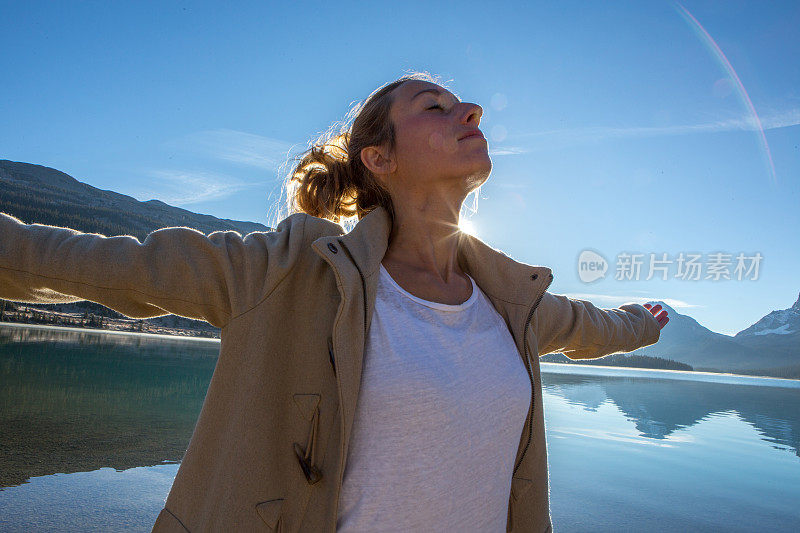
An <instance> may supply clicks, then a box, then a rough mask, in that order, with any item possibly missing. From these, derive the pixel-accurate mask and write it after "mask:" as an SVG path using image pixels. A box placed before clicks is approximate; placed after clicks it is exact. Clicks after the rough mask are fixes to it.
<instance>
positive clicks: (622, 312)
mask: <svg viewBox="0 0 800 533" xmlns="http://www.w3.org/2000/svg"><path fill="white" fill-rule="evenodd" d="M658 307H659V309H660V306H658ZM664 313H666V312H664ZM531 323H532V327H533V331H534V333H535V334H536V339H537V341H538V344H539V355H540V356H541V355H545V354H548V353H551V352H560V353H563V354H564V355H566V356H567V357H569V358H570V359H594V358H597V357H602V356H604V355H608V354H611V353H617V352H632V351H633V350H635V349H637V348H641V347H643V346H649V345H651V344H654V343H655V342H657V341H658V339H659V337H660V335H661V328H662V327H663V325H662V324H661V323H660V322H659V320H658V319H656V317H655V316H653V314H652V313H651V311H650V310H649V309H648V308H646V307H645V306H643V305H639V304H635V303H630V304H624V305H621V306H619V308H616V309H600V308H598V307H596V306H595V305H594V304H592V303H591V302H589V301H588V300H579V299H573V298H569V297H567V296H564V295H561V294H551V293H549V292H545V294H544V296H543V297H542V301H541V302H540V303H539V307H538V308H537V309H536V312H535V313H534V315H533V320H532V322H531ZM664 324H666V321H664Z"/></svg>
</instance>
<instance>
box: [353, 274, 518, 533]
mask: <svg viewBox="0 0 800 533" xmlns="http://www.w3.org/2000/svg"><path fill="white" fill-rule="evenodd" d="M470 280H471V281H472V295H471V296H470V297H469V299H468V300H467V301H465V302H464V303H461V304H458V305H448V304H442V303H437V302H430V301H427V300H423V299H421V298H417V297H416V296H414V295H412V294H411V293H409V292H407V291H405V290H404V289H403V288H402V287H400V285H398V284H397V282H395V281H394V279H392V277H391V276H390V275H389V273H388V271H387V270H386V269H385V268H384V267H383V265H381V267H380V279H379V281H378V289H377V297H376V302H375V314H374V316H373V317H372V323H371V325H370V330H369V334H368V336H367V344H366V351H365V354H364V363H363V373H362V377H361V390H360V394H359V397H358V403H357V406H356V414H355V421H354V424H353V434H352V437H351V444H350V448H349V451H348V457H347V464H346V468H345V472H344V479H343V485H342V490H341V494H340V499H339V515H338V522H337V531H339V532H364V531H370V532H372V531H437V532H439V531H454V532H456V531H457V532H459V533H461V532H464V531H492V532H504V531H505V530H506V517H507V511H508V498H509V494H510V490H511V477H512V472H513V469H514V460H515V458H516V457H515V456H516V452H517V447H518V446H519V441H520V437H521V435H522V431H523V429H524V425H525V418H526V415H527V413H528V408H529V407H530V400H531V384H530V379H529V377H528V373H527V370H526V368H525V364H524V363H523V362H522V358H521V357H520V354H519V352H518V351H517V348H516V345H515V344H514V340H513V338H512V336H511V333H510V332H509V330H508V327H507V326H506V323H505V321H504V320H503V318H502V317H501V316H500V315H499V314H498V313H497V311H496V310H495V308H494V307H493V306H492V304H491V302H490V301H489V300H488V299H487V297H486V295H484V293H483V292H482V291H481V290H480V288H479V287H478V285H477V284H476V283H475V280H473V279H472V278H471V277H470Z"/></svg>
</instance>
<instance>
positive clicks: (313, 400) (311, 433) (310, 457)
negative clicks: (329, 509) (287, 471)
mask: <svg viewBox="0 0 800 533" xmlns="http://www.w3.org/2000/svg"><path fill="white" fill-rule="evenodd" d="M319 402H320V395H319V394H295V395H294V403H295V406H297V408H298V410H299V411H300V413H301V414H302V416H303V418H304V419H305V420H306V421H308V422H309V428H308V437H306V444H305V446H302V445H301V444H300V443H299V442H295V443H294V453H295V456H297V461H298V463H299V464H300V468H301V469H302V471H303V475H305V477H306V481H308V484H309V485H314V484H315V483H317V482H319V480H320V479H322V472H320V470H319V468H318V467H317V460H318V454H317V448H318V443H319Z"/></svg>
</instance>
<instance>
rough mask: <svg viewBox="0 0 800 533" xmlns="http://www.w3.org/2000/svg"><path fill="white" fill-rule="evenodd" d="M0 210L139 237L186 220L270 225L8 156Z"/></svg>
mask: <svg viewBox="0 0 800 533" xmlns="http://www.w3.org/2000/svg"><path fill="white" fill-rule="evenodd" d="M0 211H2V212H4V213H8V214H11V215H14V216H15V217H17V218H19V219H20V220H22V221H23V222H27V223H34V222H35V223H40V224H49V225H52V226H63V227H68V228H73V229H77V230H79V231H83V232H87V233H100V234H103V235H133V236H134V237H137V238H138V239H139V240H140V241H143V240H144V239H145V237H146V236H147V234H148V233H151V232H153V231H155V230H157V229H159V228H165V227H172V226H188V227H192V228H195V229H197V230H199V231H202V232H203V233H211V232H212V231H216V230H234V231H238V232H239V233H242V234H247V233H251V232H253V231H268V230H269V228H268V227H266V226H264V225H263V224H258V223H255V222H245V221H240V220H228V219H219V218H216V217H213V216H210V215H201V214H197V213H193V212H191V211H187V210H186V209H181V208H179V207H173V206H171V205H168V204H165V203H164V202H161V201H159V200H148V201H146V202H140V201H139V200H136V199H135V198H132V197H130V196H126V195H124V194H119V193H116V192H113V191H105V190H102V189H97V188H95V187H92V186H91V185H88V184H86V183H82V182H80V181H78V180H76V179H75V178H73V177H72V176H70V175H68V174H65V173H64V172H61V171H58V170H56V169H53V168H50V167H45V166H41V165H32V164H30V163H19V162H15V161H8V160H0Z"/></svg>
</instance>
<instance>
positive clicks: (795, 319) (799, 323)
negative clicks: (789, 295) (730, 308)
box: [734, 296, 800, 339]
mask: <svg viewBox="0 0 800 533" xmlns="http://www.w3.org/2000/svg"><path fill="white" fill-rule="evenodd" d="M798 333H800V296H798V297H797V301H796V302H795V303H794V305H792V306H791V307H790V308H788V309H781V310H779V311H772V312H771V313H770V314H768V315H767V316H765V317H764V318H762V319H761V320H759V321H758V322H756V323H755V324H753V325H752V326H750V327H749V328H747V329H744V330H742V331H740V332H739V333H737V334H736V335H734V337H735V338H737V339H742V338H743V337H747V336H754V335H796V334H798Z"/></svg>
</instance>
